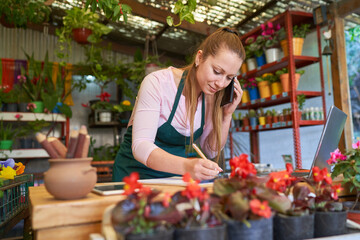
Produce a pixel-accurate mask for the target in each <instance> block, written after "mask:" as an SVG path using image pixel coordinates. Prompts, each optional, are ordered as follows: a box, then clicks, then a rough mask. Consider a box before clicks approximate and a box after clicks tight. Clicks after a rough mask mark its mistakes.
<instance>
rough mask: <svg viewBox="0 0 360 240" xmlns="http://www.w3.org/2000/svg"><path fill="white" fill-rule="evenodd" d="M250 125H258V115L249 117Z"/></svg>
mask: <svg viewBox="0 0 360 240" xmlns="http://www.w3.org/2000/svg"><path fill="white" fill-rule="evenodd" d="M249 122H250V126H251V127H252V128H255V127H256V125H258V118H257V117H249Z"/></svg>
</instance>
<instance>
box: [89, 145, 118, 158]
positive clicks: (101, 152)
mask: <svg viewBox="0 0 360 240" xmlns="http://www.w3.org/2000/svg"><path fill="white" fill-rule="evenodd" d="M119 149H120V145H115V146H112V145H110V144H105V145H103V146H100V147H97V148H93V150H92V153H91V156H93V161H106V160H114V159H115V157H116V154H117V152H118V151H119Z"/></svg>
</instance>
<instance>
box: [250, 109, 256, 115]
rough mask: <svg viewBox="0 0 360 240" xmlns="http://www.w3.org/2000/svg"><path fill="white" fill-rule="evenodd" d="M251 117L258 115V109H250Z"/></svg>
mask: <svg viewBox="0 0 360 240" xmlns="http://www.w3.org/2000/svg"><path fill="white" fill-rule="evenodd" d="M249 117H256V111H255V110H254V109H249Z"/></svg>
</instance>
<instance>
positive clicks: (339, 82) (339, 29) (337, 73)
mask: <svg viewBox="0 0 360 240" xmlns="http://www.w3.org/2000/svg"><path fill="white" fill-rule="evenodd" d="M336 15H337V14H336V7H335V6H333V7H332V21H333V22H334V26H333V28H332V30H331V31H332V40H333V43H334V49H333V54H332V56H331V75H332V83H333V95H334V104H335V106H336V107H338V108H340V109H341V110H343V111H344V112H345V113H346V114H347V116H348V117H347V120H346V123H345V127H344V133H343V135H342V136H341V139H340V143H339V149H340V150H341V151H344V150H345V149H350V148H351V144H352V138H353V129H352V114H351V105H350V104H351V103H350V90H349V79H348V72H347V66H346V49H345V33H344V19H343V18H341V17H338V16H336Z"/></svg>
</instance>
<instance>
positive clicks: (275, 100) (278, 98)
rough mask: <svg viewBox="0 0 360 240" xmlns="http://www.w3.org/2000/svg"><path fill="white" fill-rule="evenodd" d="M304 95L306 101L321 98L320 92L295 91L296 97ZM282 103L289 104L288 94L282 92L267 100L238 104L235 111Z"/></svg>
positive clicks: (261, 99)
mask: <svg viewBox="0 0 360 240" xmlns="http://www.w3.org/2000/svg"><path fill="white" fill-rule="evenodd" d="M301 94H304V95H305V97H306V98H307V99H309V98H314V97H321V92H318V91H296V95H301ZM283 103H290V96H289V93H288V92H283V93H281V94H278V95H272V96H270V97H268V98H259V99H256V100H252V101H250V102H248V103H240V104H239V106H238V107H237V109H240V110H247V109H250V108H252V109H258V108H261V107H270V106H275V105H279V104H283Z"/></svg>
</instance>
